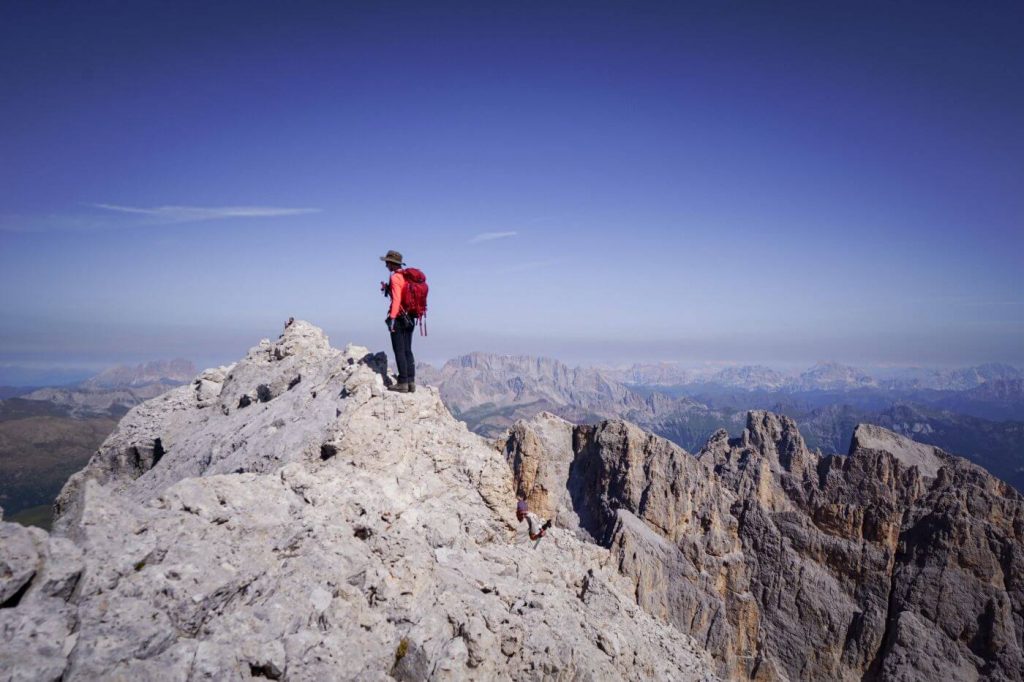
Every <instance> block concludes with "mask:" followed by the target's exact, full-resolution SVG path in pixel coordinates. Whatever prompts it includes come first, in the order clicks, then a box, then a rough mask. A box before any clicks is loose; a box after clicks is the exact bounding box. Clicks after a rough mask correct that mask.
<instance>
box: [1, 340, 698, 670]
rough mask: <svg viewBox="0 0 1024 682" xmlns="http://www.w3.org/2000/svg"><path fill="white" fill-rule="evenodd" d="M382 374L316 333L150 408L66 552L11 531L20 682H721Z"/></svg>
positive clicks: (508, 479) (429, 401) (87, 504)
mask: <svg viewBox="0 0 1024 682" xmlns="http://www.w3.org/2000/svg"><path fill="white" fill-rule="evenodd" d="M384 372H386V360H385V359H384V358H383V357H382V356H381V355H377V354H371V353H369V352H368V351H367V350H366V349H365V348H360V347H357V346H349V347H346V348H345V349H344V350H338V349H335V348H332V347H331V346H330V345H329V344H328V343H327V339H326V337H325V336H324V335H323V333H322V332H321V331H320V330H319V329H316V328H315V327H313V326H312V325H309V324H307V323H304V322H301V321H296V322H295V323H294V324H292V325H291V326H289V327H288V328H287V329H286V330H285V333H284V334H283V335H282V337H281V338H280V339H278V340H277V341H275V342H269V341H267V342H262V343H261V344H259V345H258V346H257V347H255V348H254V349H252V350H251V351H250V352H249V353H248V355H247V356H246V357H245V358H244V359H242V360H240V361H239V362H238V363H236V364H235V365H234V366H232V367H230V368H224V369H223V370H208V371H206V372H204V373H202V374H201V375H200V377H198V378H197V380H196V381H193V382H191V383H189V384H187V385H185V386H182V387H180V388H178V389H175V390H173V391H171V392H170V393H168V394H166V395H164V396H161V397H159V398H157V399H154V400H152V401H149V402H147V403H144V404H142V405H139V406H138V407H136V408H135V409H133V410H132V411H131V412H130V413H129V414H128V415H126V416H125V418H124V419H123V420H122V422H121V424H120V425H119V427H118V429H117V430H116V431H115V432H114V433H113V434H112V435H111V436H110V438H108V440H107V441H106V443H104V445H103V446H102V447H101V448H100V450H99V452H98V453H97V454H96V456H95V457H94V458H93V459H92V460H91V462H90V463H89V465H88V466H87V467H86V469H84V470H83V471H82V472H79V474H76V475H75V477H73V478H72V480H70V481H69V482H68V485H67V486H66V487H65V490H64V491H63V492H62V495H61V498H60V504H59V513H60V515H59V518H58V519H57V523H56V525H55V530H54V533H53V535H50V536H47V535H46V534H45V533H43V532H42V531H27V532H28V533H29V534H30V535H29V536H28V537H27V538H26V537H24V536H23V535H19V533H21V531H20V530H17V528H18V527H14V526H11V525H10V524H0V529H2V532H3V533H5V534H8V535H10V536H11V537H15V536H16V537H18V538H21V539H20V540H18V542H17V543H16V544H11V545H10V547H11V548H12V549H8V543H7V542H5V543H4V549H3V552H4V554H3V555H2V556H3V560H4V561H7V562H8V563H9V564H10V565H11V566H13V567H16V569H17V570H16V571H15V570H12V572H11V575H12V578H11V580H10V581H9V583H10V586H11V589H15V590H24V591H23V595H24V596H23V598H22V599H21V600H20V601H19V602H18V603H17V604H16V605H12V606H11V607H10V608H4V609H0V669H3V670H4V672H5V673H7V677H9V678H11V679H67V680H92V679H125V680H129V679H168V680H170V679H175V680H179V679H180V680H201V679H209V680H223V679H251V678H252V677H265V678H268V679H282V680H323V679H360V680H363V679H392V678H393V679H417V680H418V679H437V680H440V679H459V680H461V679H495V678H504V679H546V678H559V679H593V680H597V679H601V680H604V679H679V680H688V679H713V677H714V674H713V672H712V663H711V661H710V658H709V657H708V656H707V655H706V653H705V652H704V651H703V649H702V648H701V647H700V646H698V645H697V644H696V643H695V642H694V641H693V640H692V639H691V638H690V637H689V636H687V635H685V634H683V633H682V632H680V631H679V630H678V629H676V628H673V627H672V626H670V625H668V624H665V623H662V622H660V621H659V620H657V619H656V618H654V617H652V616H650V615H649V614H648V613H646V612H645V611H643V610H642V609H640V608H638V606H637V605H636V603H635V600H634V597H633V586H632V584H631V582H630V580H628V579H627V578H624V577H623V576H621V575H620V574H619V573H618V571H617V570H616V568H615V567H614V565H612V564H611V562H610V561H609V558H610V554H609V552H608V550H606V549H604V548H601V547H598V546H596V545H594V544H593V543H589V542H585V541H583V540H581V539H580V538H578V537H576V536H575V535H574V534H572V533H570V532H566V531H563V530H560V529H557V528H556V529H553V530H552V531H551V532H550V533H549V534H548V536H547V537H546V538H545V539H544V541H543V543H542V544H540V545H539V546H536V548H535V546H534V543H532V542H529V541H528V540H527V539H526V537H525V530H523V529H521V528H519V527H518V526H516V525H515V520H514V517H513V511H514V509H515V489H514V486H513V477H512V474H511V470H510V468H509V467H508V465H507V464H506V462H505V461H504V460H503V458H502V455H501V454H500V453H499V452H498V451H496V450H495V449H494V448H493V447H492V446H491V445H490V444H489V443H487V442H485V441H484V440H482V439H481V438H480V437H479V436H477V435H475V434H472V433H470V432H469V431H467V430H466V428H465V426H464V425H463V424H462V423H461V422H458V421H456V420H455V419H454V418H453V417H452V416H451V415H450V414H449V413H448V411H447V410H446V409H445V408H444V406H443V404H442V403H441V401H440V398H439V396H438V393H437V391H436V390H434V389H430V388H426V387H425V388H421V389H419V390H417V392H416V393H413V394H399V393H389V392H386V391H384V390H383V387H384V384H385V381H390V379H389V378H388V377H386V376H385V375H384ZM300 377H301V378H300ZM296 379H298V380H296ZM261 387H263V388H261ZM246 397H247V398H248V403H247V404H243V403H246V400H245V398H246ZM12 529H15V530H12ZM5 537H6V536H5ZM17 548H21V549H17ZM32 552H34V553H35V554H34V555H33V554H32ZM8 555H9V556H8ZM15 573H16V574H17V577H13V576H15ZM3 584H4V585H7V584H8V583H7V582H5V583H3ZM19 585H20V587H19ZM26 586H27V587H26ZM5 589H6V588H5Z"/></svg>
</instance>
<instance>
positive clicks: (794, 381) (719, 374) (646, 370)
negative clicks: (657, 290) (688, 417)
mask: <svg viewBox="0 0 1024 682" xmlns="http://www.w3.org/2000/svg"><path fill="white" fill-rule="evenodd" d="M602 371H603V372H604V373H605V375H607V376H609V377H611V378H614V379H616V380H617V381H620V382H622V383H624V384H627V385H628V384H635V385H639V386H662V387H671V388H679V387H684V386H689V387H697V386H714V387H719V388H731V389H739V390H744V391H760V390H770V391H790V392H793V391H852V390H857V389H862V388H879V389H886V390H898V391H910V390H933V391H966V390H969V389H972V388H977V387H980V386H983V385H985V384H986V383H992V382H999V381H1011V382H1012V381H1020V380H1022V379H1024V371H1022V370H1020V369H1018V368H1016V367H1013V366H1011V365H1006V364H999V363H989V364H984V365H977V366H974V367H965V368H959V369H932V368H923V367H909V368H897V369H887V370H864V369H859V368H857V367H852V366H850V365H844V364H841V363H838V362H819V363H817V364H815V365H814V366H812V367H810V368H809V369H806V370H804V371H801V372H780V371H778V370H775V369H772V368H770V367H765V366H763V365H738V366H730V367H725V368H717V367H704V368H697V369H694V368H688V367H685V366H683V365H681V364H677V363H670V362H662V363H651V364H634V365H632V366H631V367H629V368H627V369H612V368H609V369H603V370H602Z"/></svg>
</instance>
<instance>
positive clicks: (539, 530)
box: [516, 500, 551, 540]
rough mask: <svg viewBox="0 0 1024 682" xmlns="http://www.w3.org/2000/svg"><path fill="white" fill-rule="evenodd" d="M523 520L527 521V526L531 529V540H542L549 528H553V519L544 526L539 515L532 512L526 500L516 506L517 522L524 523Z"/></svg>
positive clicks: (520, 501)
mask: <svg viewBox="0 0 1024 682" xmlns="http://www.w3.org/2000/svg"><path fill="white" fill-rule="evenodd" d="M523 519H526V525H527V526H528V527H529V529H530V539H531V540H540V539H541V538H542V537H544V536H545V535H546V534H547V532H548V528H550V527H551V519H548V520H547V521H545V522H544V525H543V526H542V525H541V524H540V519H538V518H537V515H536V514H534V513H533V512H531V511H530V508H529V507H528V506H527V504H526V500H519V504H517V505H516V521H518V522H519V523H522V522H523Z"/></svg>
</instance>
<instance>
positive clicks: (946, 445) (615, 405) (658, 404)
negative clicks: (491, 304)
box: [417, 353, 1024, 490]
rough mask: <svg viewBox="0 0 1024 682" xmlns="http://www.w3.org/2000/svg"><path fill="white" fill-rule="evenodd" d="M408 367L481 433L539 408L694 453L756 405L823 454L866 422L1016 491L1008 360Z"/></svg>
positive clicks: (1018, 450)
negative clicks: (623, 427) (980, 469)
mask: <svg viewBox="0 0 1024 682" xmlns="http://www.w3.org/2000/svg"><path fill="white" fill-rule="evenodd" d="M417 373H418V375H419V378H420V381H421V382H423V383H429V384H434V385H436V386H438V388H439V389H440V393H441V397H442V399H443V400H444V401H445V404H446V405H447V406H448V408H449V409H450V410H451V411H452V413H453V414H455V415H456V416H457V417H458V418H459V419H462V420H463V421H465V422H466V424H467V425H468V426H469V428H470V429H472V430H474V431H476V432H477V433H480V434H482V435H485V436H488V437H492V438H493V437H498V436H499V435H501V434H502V432H503V431H504V430H505V429H507V428H508V427H509V426H511V425H512V424H513V423H514V422H515V421H516V420H517V419H523V418H530V417H532V416H533V415H535V414H537V413H539V412H541V411H547V412H551V413H553V414H556V415H558V416H560V417H563V418H565V419H568V420H570V421H573V422H575V423H586V422H592V421H596V420H600V419H612V418H621V419H626V420H628V421H631V422H633V423H635V424H637V425H639V426H641V427H643V428H644V429H646V430H648V431H651V432H653V433H656V434H658V435H660V436H663V437H665V438H668V439H669V440H672V441H674V442H675V443H677V444H679V445H681V446H682V447H684V448H686V449H688V450H691V451H693V450H696V449H698V448H700V447H701V446H702V445H703V444H704V443H705V442H706V441H707V439H708V437H710V436H711V435H712V434H713V433H714V432H715V431H716V430H717V429H719V428H724V429H726V430H728V431H729V432H730V433H733V432H736V431H737V430H738V429H741V428H742V426H743V423H744V419H745V418H746V416H745V415H746V413H747V411H748V410H751V409H766V410H772V411H774V412H777V413H780V414H784V415H786V416H789V417H791V418H793V419H795V420H797V422H798V423H800V424H801V427H800V428H801V432H802V434H803V436H804V438H805V439H806V440H807V443H808V445H810V446H811V447H813V448H817V449H819V450H821V451H822V452H825V453H842V452H846V451H848V449H849V446H850V441H851V438H852V435H853V430H854V428H855V427H856V425H857V424H858V423H873V424H878V425H881V426H884V427H886V428H888V429H891V430H893V431H895V432H897V433H900V434H903V435H905V436H907V437H909V438H913V439H914V440H917V441H919V442H923V443H928V444H930V445H936V446H938V447H941V448H943V449H946V450H949V451H952V452H958V453H961V454H963V455H964V456H967V457H970V458H972V459H973V460H974V461H976V462H978V463H979V464H981V465H983V466H985V467H986V468H988V469H989V470H990V471H992V473H994V474H995V475H997V476H999V477H1001V478H1003V479H1004V480H1006V481H1008V482H1010V483H1012V484H1013V485H1015V486H1017V487H1018V488H1020V489H1022V490H1024V378H1022V377H1024V373H1022V372H1021V371H1020V370H1018V369H1016V368H1014V367H1011V366H1009V365H997V364H990V365H980V366H977V367H969V368H965V369H957V370H925V369H917V368H915V369H911V370H901V371H900V372H896V373H890V374H889V376H884V377H883V376H872V375H871V374H869V373H868V372H867V371H864V370H860V369H857V368H854V367H850V366H847V365H842V364H839V363H835V362H822V363H818V364H816V365H814V366H813V367H811V368H809V369H807V370H805V371H803V372H799V373H792V374H788V375H787V374H784V373H782V372H779V371H777V370H774V369H771V368H768V367H764V366H756V365H754V366H740V367H728V368H724V369H715V370H713V371H709V370H693V369H686V368H683V367H681V366H678V365H673V364H671V363H660V364H646V365H641V364H637V365H633V366H631V367H630V368H628V369H625V370H623V369H609V368H593V367H575V368H572V367H569V366H568V365H565V364H564V363H561V362H559V361H557V360H552V359H546V358H536V357H529V356H502V355H491V354H486V353H472V354H469V355H465V356H462V357H459V358H456V359H454V360H451V361H449V362H447V363H445V364H444V365H443V366H442V367H441V368H440V369H437V368H433V367H430V366H426V365H424V366H420V367H419V368H418V369H417ZM940 387H945V388H940Z"/></svg>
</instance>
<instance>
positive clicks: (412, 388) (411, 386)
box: [406, 381, 416, 393]
mask: <svg viewBox="0 0 1024 682" xmlns="http://www.w3.org/2000/svg"><path fill="white" fill-rule="evenodd" d="M406 386H408V387H409V393H415V392H416V382H415V381H410V382H409V383H408V384H406Z"/></svg>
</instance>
